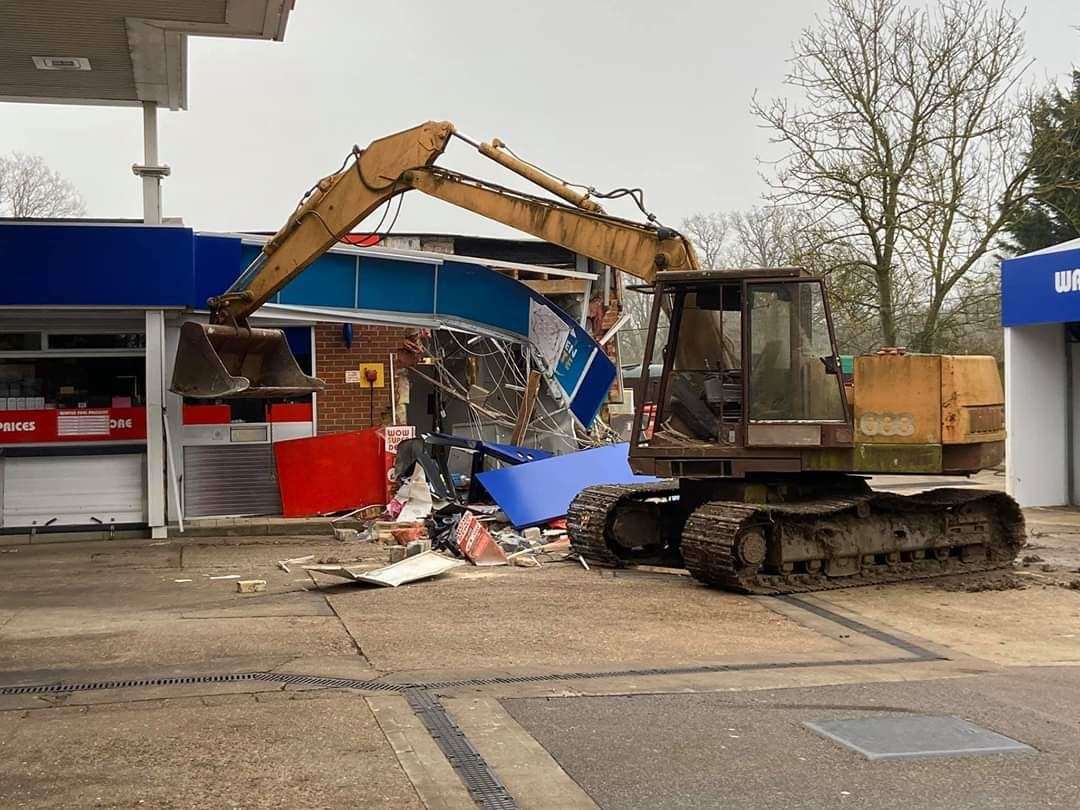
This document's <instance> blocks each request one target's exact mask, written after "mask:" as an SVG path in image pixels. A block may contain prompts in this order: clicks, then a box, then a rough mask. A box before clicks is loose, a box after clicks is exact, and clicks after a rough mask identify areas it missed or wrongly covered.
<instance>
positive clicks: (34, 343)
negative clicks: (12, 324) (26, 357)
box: [0, 332, 41, 352]
mask: <svg viewBox="0 0 1080 810" xmlns="http://www.w3.org/2000/svg"><path fill="white" fill-rule="evenodd" d="M40 350H41V333H40V332H0V352H36V351H40Z"/></svg>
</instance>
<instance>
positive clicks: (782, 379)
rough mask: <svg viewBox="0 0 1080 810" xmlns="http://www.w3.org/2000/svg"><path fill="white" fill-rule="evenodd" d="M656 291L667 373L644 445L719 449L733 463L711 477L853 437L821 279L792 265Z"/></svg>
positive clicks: (672, 277) (655, 336)
mask: <svg viewBox="0 0 1080 810" xmlns="http://www.w3.org/2000/svg"><path fill="white" fill-rule="evenodd" d="M655 292H656V297H657V300H656V301H655V302H654V310H655V311H654V323H653V325H652V327H651V337H652V339H651V340H650V345H649V347H648V349H649V351H650V352H651V353H652V354H654V355H655V354H662V360H663V373H662V376H661V380H660V386H659V396H658V401H657V402H656V403H655V406H654V407H653V408H652V409H648V408H647V409H646V411H648V410H652V411H653V414H654V417H655V420H654V422H653V425H652V430H651V431H649V430H648V429H647V428H648V426H643V428H642V430H641V432H640V433H639V435H638V436H637V437H636V438H637V441H636V442H635V444H637V445H640V444H642V443H645V444H647V445H648V447H650V448H651V449H652V450H653V451H655V452H660V448H667V449H669V450H670V451H672V452H674V453H675V454H676V455H682V453H680V452H679V451H680V450H685V451H686V452H687V453H689V454H695V453H696V454H697V457H698V458H699V459H702V460H703V459H704V457H703V456H702V452H703V451H706V452H710V453H711V452H712V451H713V450H718V451H720V452H721V455H730V456H731V457H732V461H729V462H728V463H727V464H724V463H720V464H718V465H716V466H715V470H716V471H715V472H712V473H707V474H711V475H725V474H730V473H725V470H731V471H732V472H734V470H733V466H732V465H733V464H734V465H735V466H738V461H737V458H736V457H737V456H738V455H739V454H742V455H745V454H747V453H751V454H752V453H753V449H754V448H812V447H822V446H827V445H836V444H843V443H844V440H845V438H846V441H847V442H848V443H850V441H851V439H850V436H851V430H850V425H851V422H850V416H849V410H848V405H847V401H846V398H845V393H844V387H843V380H842V377H841V374H840V360H839V355H838V353H837V350H836V342H835V339H834V336H833V330H832V323H831V319H830V316H829V311H828V306H827V303H826V299H825V290H824V285H823V283H822V281H821V280H820V279H818V278H814V277H811V276H809V275H806V274H805V273H804V272H802V271H800V270H797V269H787V268H782V269H777V270H753V271H732V272H712V271H709V272H696V273H660V274H658V277H657V284H656V287H655ZM664 314H666V316H667V321H668V329H667V336H666V341H665V343H664V345H663V346H662V347H659V346H658V343H659V334H660V333H661V328H660V323H661V321H662V320H663V315H664ZM657 359H660V358H657ZM650 361H651V358H646V360H645V363H644V364H643V368H645V369H648V367H649V363H650ZM645 390H648V389H647V388H646V389H645ZM702 472H705V470H704V468H703V469H702Z"/></svg>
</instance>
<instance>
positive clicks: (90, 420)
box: [0, 408, 146, 444]
mask: <svg viewBox="0 0 1080 810" xmlns="http://www.w3.org/2000/svg"><path fill="white" fill-rule="evenodd" d="M145 438H146V409H145V408H47V409H44V410H36V411H0V444H42V443H51V442H56V443H63V442H115V441H130V440H138V439H145Z"/></svg>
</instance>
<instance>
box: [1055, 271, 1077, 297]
mask: <svg viewBox="0 0 1080 810" xmlns="http://www.w3.org/2000/svg"><path fill="white" fill-rule="evenodd" d="M1054 292H1057V293H1067V292H1080V267H1077V268H1076V269H1075V270H1058V271H1057V272H1055V273H1054Z"/></svg>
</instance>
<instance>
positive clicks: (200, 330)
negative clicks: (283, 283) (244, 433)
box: [169, 321, 325, 399]
mask: <svg viewBox="0 0 1080 810" xmlns="http://www.w3.org/2000/svg"><path fill="white" fill-rule="evenodd" d="M324 385H325V384H324V383H323V381H322V380H320V379H318V378H317V377H310V376H308V375H307V374H305V373H304V372H303V371H302V370H301V369H300V366H299V365H298V364H297V362H296V358H295V357H294V356H293V353H292V350H291V349H290V348H289V344H288V341H287V340H286V339H285V333H284V332H282V331H281V330H280V329H261V328H252V327H249V326H226V325H223V324H209V325H207V324H203V323H199V322H197V321H187V322H186V323H184V324H183V325H182V326H181V327H180V342H179V343H178V344H177V347H176V364H175V365H174V367H173V376H172V384H171V385H170V386H169V388H170V390H171V391H173V392H174V393H176V394H180V395H181V396H185V397H193V398H195V399H224V398H233V397H258V398H263V399H274V398H281V397H295V396H303V395H305V394H311V393H314V392H316V391H321V390H322V389H323V388H324Z"/></svg>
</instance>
